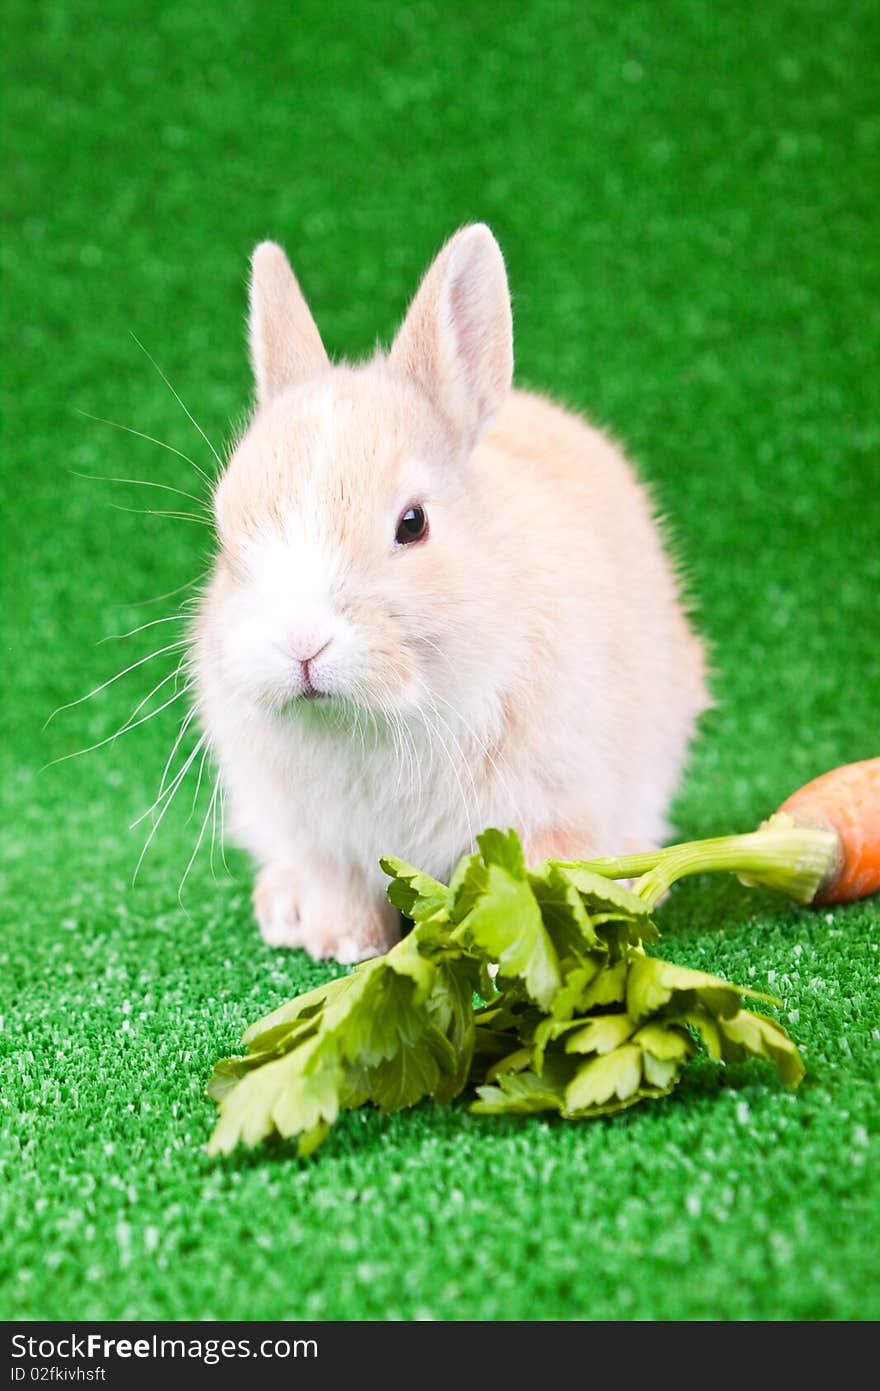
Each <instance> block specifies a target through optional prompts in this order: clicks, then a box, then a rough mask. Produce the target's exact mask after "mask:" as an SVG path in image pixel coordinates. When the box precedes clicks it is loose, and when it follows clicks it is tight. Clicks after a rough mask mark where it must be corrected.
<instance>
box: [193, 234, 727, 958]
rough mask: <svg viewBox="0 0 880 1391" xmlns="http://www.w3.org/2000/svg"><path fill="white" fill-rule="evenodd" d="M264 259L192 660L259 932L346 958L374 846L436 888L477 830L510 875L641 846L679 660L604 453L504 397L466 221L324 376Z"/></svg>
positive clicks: (368, 926) (505, 333) (591, 435)
mask: <svg viewBox="0 0 880 1391" xmlns="http://www.w3.org/2000/svg"><path fill="white" fill-rule="evenodd" d="M280 255H281V253H280V252H278V251H277V248H275V249H271V248H262V249H260V250H259V251H258V259H257V260H255V280H254V290H253V296H254V298H253V301H252V347H253V352H254V360H255V366H256V369H257V381H258V392H259V396H260V409H259V410H258V413H257V416H256V417H255V421H254V424H253V425H252V427H251V430H250V431H249V433H248V435H247V436H245V439H244V440H243V441H242V444H241V445H240V446H239V449H238V451H237V452H236V455H235V457H234V458H233V460H232V462H231V463H230V466H229V469H228V471H227V474H226V475H225V477H224V479H223V481H222V482H221V485H220V488H219V489H218V494H217V499H216V511H217V517H218V531H219V534H220V540H221V553H220V556H219V557H218V562H217V565H216V568H215V573H214V576H213V579H212V582H211V585H210V587H209V589H208V592H207V595H206V597H205V600H204V603H203V606H202V610H201V613H200V615H199V618H198V621H197V624H196V628H195V633H194V646H193V659H194V669H195V673H196V678H197V690H198V700H199V708H200V715H201V719H202V722H203V725H204V727H205V729H206V730H207V732H208V735H209V737H210V741H211V745H212V748H213V750H214V753H215V756H216V758H217V760H218V763H219V767H220V772H221V776H222V779H223V784H224V788H225V792H226V801H227V828H228V830H229V831H230V832H231V834H232V835H233V836H234V837H235V838H236V839H237V840H238V842H239V843H240V844H241V845H243V846H244V847H245V848H246V849H248V850H249V851H250V852H251V853H252V855H253V856H254V858H255V859H256V861H257V864H258V865H259V866H260V873H259V876H258V880H257V888H256V892H255V904H256V911H257V917H258V920H259V922H260V926H261V929H262V932H263V935H264V937H265V938H266V940H267V941H270V942H274V943H276V944H283V945H303V946H305V947H306V948H307V949H308V950H309V951H311V952H312V953H313V954H314V955H316V956H336V957H337V958H338V959H341V960H354V959H357V958H358V957H361V956H364V955H369V954H371V953H373V952H376V951H381V950H383V949H384V948H385V947H387V946H388V945H389V944H390V942H391V941H393V939H394V936H395V934H396V931H397V923H396V918H395V914H394V913H393V911H392V910H391V909H390V907H389V905H388V904H387V901H386V900H385V898H384V883H385V879H384V876H383V874H382V871H381V869H380V868H379V863H378V861H379V857H380V856H381V855H395V856H399V857H402V858H404V859H407V860H409V861H411V862H412V863H414V864H417V865H418V866H419V867H421V868H423V869H425V870H428V871H429V872H431V873H434V874H435V875H437V876H438V877H441V878H443V877H446V876H448V874H449V872H450V871H451V869H452V867H453V865H454V864H455V862H456V860H457V859H458V858H459V856H460V855H462V854H464V853H465V852H466V851H467V850H468V849H469V848H470V846H471V843H472V840H473V836H474V835H475V834H476V833H478V832H479V831H480V830H482V829H483V828H484V827H486V826H489V825H498V826H502V827H506V826H514V827H515V828H516V829H517V830H518V831H519V833H520V835H521V836H522V838H523V840H524V842H525V845H526V850H527V854H528V856H529V857H530V858H533V859H535V858H543V857H545V856H548V855H556V856H558V857H560V858H575V857H585V856H590V855H596V854H608V853H615V852H617V853H620V852H623V851H626V850H627V849H636V848H639V847H645V846H648V845H650V844H651V843H654V842H656V841H657V840H659V839H661V838H662V837H663V836H664V834H665V832H666V823H665V816H666V812H667V808H668V804H669V801H670V798H671V797H672V795H673V793H674V791H675V788H676V785H677V783H678V780H679V778H680V775H681V770H682V767H683V762H684V758H685V755H686V749H687V744H688V741H689V739H690V737H691V735H692V732H693V727H694V723H695V720H696V717H697V715H698V713H699V711H700V710H701V709H702V708H703V706H704V705H705V703H706V698H705V691H704V685H703V674H702V672H703V661H702V652H701V648H700V645H699V643H698V640H697V639H696V638H695V636H694V635H693V633H692V632H691V629H690V627H689V625H688V622H687V620H686V617H685V615H684V613H683V611H682V607H681V603H680V600H679V595H678V587H677V584H676V580H675V576H674V572H673V569H672V566H671V565H670V563H669V560H668V558H667V556H666V554H665V552H664V548H663V545H662V542H661V538H660V536H659V533H658V530H657V527H656V525H655V523H654V521H653V519H652V516H651V511H650V507H649V504H648V500H647V498H646V496H645V493H644V490H643V489H642V488H641V486H640V485H639V484H638V482H637V481H636V479H635V477H634V475H633V473H632V471H631V469H630V467H629V466H628V464H627V463H626V462H625V460H624V459H623V457H622V455H621V454H620V452H619V451H618V450H617V448H616V447H615V446H614V445H613V444H611V443H610V442H609V441H608V440H607V439H606V438H605V437H604V436H603V435H602V434H600V433H599V432H598V431H596V430H594V429H592V428H591V427H590V426H589V425H587V424H586V423H585V422H584V421H582V420H581V419H580V418H578V417H577V416H574V415H572V414H570V413H568V412H566V411H564V410H562V409H560V408H559V407H557V406H554V405H552V404H551V403H550V402H549V401H547V400H545V399H543V398H541V397H538V396H533V395H529V394H526V393H521V392H512V391H510V389H509V378H510V349H509V332H510V330H509V309H508V308H507V299H506V282H505V281H504V272H503V263H501V259H500V255H499V254H498V252H497V247H496V246H495V243H494V241H493V240H492V238H491V236H490V234H489V233H488V232H487V231H486V229H481V228H470V229H465V231H463V232H461V233H459V234H458V235H457V237H455V238H453V240H452V241H451V242H450V243H449V244H448V245H447V247H446V248H445V249H444V252H443V253H441V256H440V257H439V258H438V260H437V262H435V265H434V267H432V270H431V271H430V272H429V274H428V276H427V277H426V280H425V282H424V283H423V286H422V289H421V290H420V292H419V295H418V296H417V298H416V300H415V302H414V304H413V306H412V308H411V310H410V313H409V315H408V317H407V320H406V322H405V324H404V327H403V329H402V330H401V333H400V335H399V336H398V339H397V340H396V342H395V345H394V348H393V349H392V352H391V355H390V357H389V359H387V360H385V359H376V360H375V361H374V362H372V363H369V364H366V365H365V366H363V367H361V368H357V369H348V368H331V367H329V364H328V363H327V362H326V357H325V356H324V355H323V349H322V348H321V346H320V339H318V337H317V330H316V329H315V328H314V325H313V323H312V321H311V318H310V316H309V317H307V318H306V317H304V316H308V311H307V310H306V309H305V305H304V301H302V298H301V296H300V295H299V291H298V287H296V282H295V281H294V280H293V277H292V273H291V272H290V271H289V269H288V268H287V267H286V262H283V260H282V261H279V259H278V258H279V257H280ZM259 257H262V265H261V263H260V260H259ZM499 277H500V278H499ZM285 334H287V336H286V337H285ZM395 527H396V528H397V532H396V536H395Z"/></svg>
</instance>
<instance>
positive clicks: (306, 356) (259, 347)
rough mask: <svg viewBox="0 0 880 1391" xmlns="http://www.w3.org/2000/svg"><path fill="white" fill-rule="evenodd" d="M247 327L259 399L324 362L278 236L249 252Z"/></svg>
mask: <svg viewBox="0 0 880 1391" xmlns="http://www.w3.org/2000/svg"><path fill="white" fill-rule="evenodd" d="M248 330H249V337H250V348H251V365H252V367H253V370H254V381H255V383H256V388H257V405H259V406H264V405H265V404H266V402H267V401H270V400H271V399H272V397H273V396H276V395H277V394H278V392H279V391H282V390H283V389H284V387H286V386H290V385H291V384H292V383H293V382H295V381H298V380H299V379H300V378H301V377H305V376H308V375H309V374H310V373H312V372H316V371H318V370H319V369H320V368H321V367H326V366H327V365H328V362H329V359H328V357H327V354H326V352H325V351H324V344H323V343H322V342H321V335H320V333H319V332H318V329H317V326H316V324H315V321H314V319H313V318H312V315H311V312H310V310H309V306H308V305H307V304H306V302H305V299H304V297H303V292H302V290H301V289H300V288H299V284H298V283H297V279H296V276H295V275H294V273H293V271H292V270H291V269H290V264H289V262H288V260H287V257H286V256H285V254H284V252H283V251H282V249H281V247H280V246H278V244H277V243H276V242H273V241H264V242H260V244H259V246H257V247H256V248H255V250H254V254H253V256H252V258H251V287H250V315H249V320H248Z"/></svg>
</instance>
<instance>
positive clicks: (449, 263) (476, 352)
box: [389, 222, 513, 449]
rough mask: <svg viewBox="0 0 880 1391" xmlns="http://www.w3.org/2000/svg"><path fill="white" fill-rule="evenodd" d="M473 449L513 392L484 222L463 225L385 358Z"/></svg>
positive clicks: (501, 285) (492, 244)
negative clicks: (417, 386) (417, 385)
mask: <svg viewBox="0 0 880 1391" xmlns="http://www.w3.org/2000/svg"><path fill="white" fill-rule="evenodd" d="M389 361H390V362H391V364H392V365H393V366H394V367H397V368H401V369H402V370H403V371H405V372H406V373H407V374H408V375H409V376H411V377H414V378H415V379H416V380H417V381H418V382H419V383H420V384H421V386H422V387H423V388H424V390H425V391H426V392H427V393H428V395H429V396H430V397H431V398H432V400H433V401H434V402H435V403H436V405H437V406H439V408H440V410H441V411H442V412H443V414H444V415H445V416H446V418H447V420H449V422H450V423H451V424H452V425H453V427H454V428H455V429H456V431H457V433H458V434H459V436H460V438H461V439H462V441H463V443H464V445H465V447H466V448H467V449H470V448H472V447H473V446H474V445H475V444H476V442H477V440H478V439H479V437H480V435H481V434H482V433H483V431H484V430H485V429H486V427H487V426H488V424H489V422H490V420H491V419H492V416H493V415H494V414H495V412H496V411H497V410H498V408H499V406H500V405H501V404H502V402H503V401H504V398H505V396H506V395H507V393H508V391H509V390H510V385H511V379H512V377H513V324H512V320H511V314H510V291H509V290H508V287H507V273H506V271H505V269H504V259H503V257H502V255H501V249H500V247H499V245H498V243H497V241H496V240H495V238H494V237H493V236H492V233H491V232H490V231H489V228H488V227H486V226H485V225H484V224H483V223H479V222H478V223H474V224H473V225H472V226H470V227H463V228H462V229H461V231H460V232H456V234H455V236H454V237H451V238H450V240H449V241H448V242H447V243H446V245H445V246H444V247H443V250H442V251H441V252H440V254H439V255H438V257H437V259H436V260H435V261H434V263H433V265H432V266H431V267H430V269H429V270H428V272H427V274H426V275H425V278H424V280H423V281H422V283H421V285H420V286H419V289H418V292H417V294H416V297H415V299H414V300H413V302H412V304H411V305H410V307H409V312H408V313H407V316H406V318H405V319H404V321H403V325H402V327H401V329H400V331H399V333H398V335H397V337H396V338H395V340H394V343H393V344H392V347H391V352H390V354H389Z"/></svg>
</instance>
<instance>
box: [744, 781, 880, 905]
mask: <svg viewBox="0 0 880 1391" xmlns="http://www.w3.org/2000/svg"><path fill="white" fill-rule="evenodd" d="M765 824H768V823H765ZM769 824H770V825H773V826H778V827H782V826H784V825H792V826H797V827H803V828H805V829H812V830H823V831H832V832H833V833H834V834H835V835H836V836H837V843H838V853H837V855H836V856H835V857H834V861H833V863H832V865H831V867H830V869H829V870H828V872H827V874H826V875H825V877H824V879H823V880H822V882H821V884H820V885H819V888H818V890H817V891H816V893H815V895H814V897H813V900H812V901H813V903H847V902H849V901H850V900H852V899H856V898H864V897H865V896H866V895H867V894H872V893H877V892H878V890H880V758H867V759H865V760H864V761H863V762H862V763H848V764H846V765H845V766H844V767H842V768H834V769H833V770H832V771H831V772H830V773H823V775H822V776H821V777H819V778H814V779H813V781H812V782H808V783H806V784H805V786H804V787H801V788H799V790H798V791H797V792H794V793H793V794H792V795H791V796H790V797H788V798H786V800H785V801H784V802H783V803H782V806H781V807H780V808H779V810H778V812H777V813H776V815H775V816H773V817H771V818H770V822H769Z"/></svg>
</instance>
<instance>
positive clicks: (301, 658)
mask: <svg viewBox="0 0 880 1391" xmlns="http://www.w3.org/2000/svg"><path fill="white" fill-rule="evenodd" d="M332 641H333V639H332V638H328V639H327V641H326V642H322V643H318V642H316V641H315V640H314V639H313V638H306V639H305V640H304V641H296V640H294V641H292V642H291V643H290V645H289V651H290V655H291V656H292V657H293V660H294V661H295V662H299V663H300V665H301V666H304V667H307V666H308V665H309V663H310V662H315V661H317V660H318V658H319V657H320V656H321V653H322V652H326V651H327V648H328V647H329V646H330V643H331V642H332Z"/></svg>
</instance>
